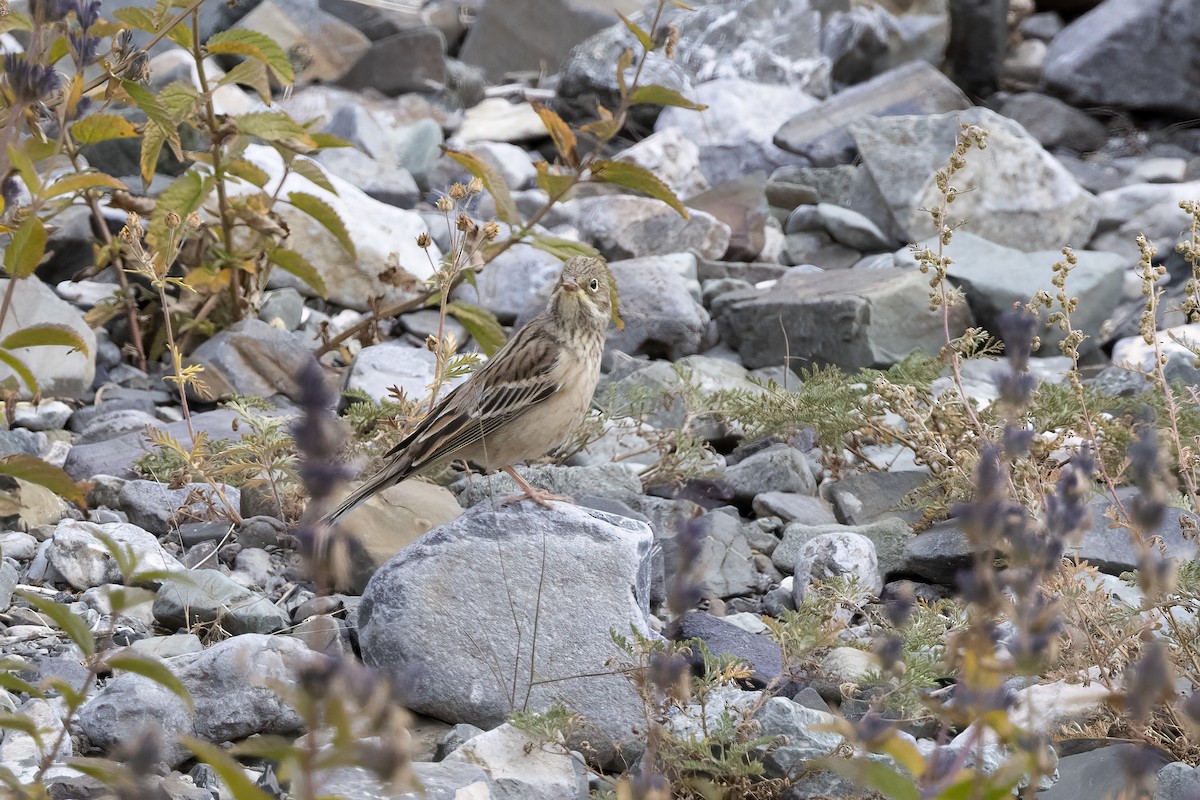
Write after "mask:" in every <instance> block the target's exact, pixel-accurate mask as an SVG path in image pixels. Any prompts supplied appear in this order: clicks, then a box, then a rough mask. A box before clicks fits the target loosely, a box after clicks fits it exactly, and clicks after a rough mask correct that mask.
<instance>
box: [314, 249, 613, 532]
mask: <svg viewBox="0 0 1200 800" xmlns="http://www.w3.org/2000/svg"><path fill="white" fill-rule="evenodd" d="M615 303H616V293H615V284H614V282H613V278H612V273H611V271H610V270H609V267H608V264H607V263H606V262H605V261H604V260H603V259H601V258H596V257H592V256H573V257H571V258H570V259H568V260H567V262H566V263H565V264H564V265H563V271H562V274H561V275H560V276H559V278H558V280H557V281H556V283H555V284H554V288H553V291H552V292H551V295H550V301H549V303H548V304H547V306H546V308H545V310H544V311H542V312H541V313H540V314H538V315H537V316H536V317H534V318H533V319H531V320H530V321H529V322H528V323H526V324H525V325H523V326H522V327H521V328H520V329H519V330H518V331H517V332H516V333H515V334H514V335H513V336H512V338H510V339H509V340H508V342H507V343H505V345H504V346H503V347H501V348H500V349H499V350H498V351H496V353H495V354H494V355H493V356H492V357H491V358H489V359H488V360H487V361H486V362H484V364H483V366H482V367H480V368H479V369H477V370H476V371H475V372H473V373H472V374H471V375H470V377H469V378H468V379H467V380H466V381H464V382H463V383H461V384H459V385H458V386H457V387H455V388H454V389H453V391H451V392H450V393H449V394H447V395H446V396H445V397H444V398H443V399H442V401H441V402H440V403H438V404H437V405H436V406H435V407H434V408H433V410H432V411H430V413H429V414H428V415H426V416H425V418H424V419H422V420H421V422H420V423H418V424H417V427H416V428H415V429H414V430H413V431H412V433H410V434H409V435H408V436H407V437H406V438H405V439H404V440H403V441H402V442H400V443H399V444H398V445H396V446H395V447H393V448H392V449H391V450H389V451H388V452H387V453H386V454H385V455H384V458H385V459H387V463H386V464H384V466H383V467H382V468H381V469H380V470H379V471H378V472H377V473H375V474H374V475H373V476H371V477H370V478H369V479H367V481H366V482H365V483H363V484H362V486H360V487H358V488H357V489H355V490H354V491H353V492H351V493H350V494H349V495H348V496H347V497H346V499H345V500H344V501H342V503H341V504H340V505H339V506H338V507H337V508H335V509H334V510H333V511H331V512H329V513H328V514H327V515H325V517H324V518H323V522H325V523H326V524H327V525H332V524H334V523H335V522H337V520H338V519H340V518H341V517H342V516H344V515H345V514H347V513H349V512H350V511H351V510H353V509H354V508H356V507H357V506H358V505H360V504H361V503H363V502H364V501H366V500H367V498H369V497H371V496H372V495H374V494H375V493H376V492H379V491H381V490H383V489H386V488H387V487H389V486H392V485H394V484H396V483H398V482H399V481H402V480H404V479H405V478H407V477H409V476H410V475H413V474H415V473H418V472H421V471H424V470H427V469H430V468H432V467H435V466H439V465H442V464H445V463H447V462H450V461H455V460H461V461H469V462H473V463H475V464H478V465H479V466H482V467H483V468H484V469H486V470H489V471H491V470H495V469H498V468H499V469H503V470H504V471H505V472H507V473H508V474H509V475H510V476H511V477H512V479H513V480H514V481H516V483H517V486H519V487H520V489H521V494H518V495H515V496H513V497H510V498H508V499H507V500H506V501H505V502H517V501H520V500H525V499H529V500H533V501H534V502H535V503H537V504H538V505H541V506H543V507H546V508H550V507H551V506H550V502H551V501H555V500H560V501H570V498H566V497H560V496H557V495H553V494H551V493H549V492H547V491H545V490H543V489H539V488H537V487H535V486H532V485H530V484H529V482H527V481H526V480H525V479H524V478H522V477H521V475H520V474H519V473H518V472H517V471H516V470H515V469H513V464H514V463H516V462H519V461H524V460H527V459H530V458H537V457H539V456H542V455H545V454H546V453H548V452H550V451H552V450H554V449H556V448H557V447H559V446H561V445H562V444H563V442H565V441H566V439H567V437H568V436H569V435H570V434H571V432H572V431H573V430H574V429H575V427H576V426H577V425H578V424H579V422H580V420H582V419H583V417H584V415H585V414H586V413H587V410H588V408H589V406H590V405H591V401H592V395H593V393H594V392H595V391H596V385H597V383H599V381H600V359H601V356H602V355H603V353H604V340H605V336H606V334H607V331H608V326H609V323H610V322H611V321H612V320H613V319H614V318H617V317H616V315H614V314H613V311H612V309H613V306H614V304H615Z"/></svg>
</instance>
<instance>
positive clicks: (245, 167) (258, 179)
mask: <svg viewBox="0 0 1200 800" xmlns="http://www.w3.org/2000/svg"><path fill="white" fill-rule="evenodd" d="M225 171H226V172H227V173H229V174H230V175H233V176H235V177H238V178H241V179H242V180H244V181H249V182H250V183H252V184H254V185H255V186H257V187H258V188H260V189H261V188H263V187H264V186H266V185H267V182H268V181H270V180H271V176H270V175H268V174H267V173H266V171H265V170H264V169H262V168H261V167H259V166H258V165H257V164H255V163H254V162H253V161H247V160H246V159H244V158H235V159H233V160H232V161H230V162H229V163H227V164H226V165H225Z"/></svg>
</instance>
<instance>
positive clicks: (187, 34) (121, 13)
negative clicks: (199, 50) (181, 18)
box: [113, 6, 193, 51]
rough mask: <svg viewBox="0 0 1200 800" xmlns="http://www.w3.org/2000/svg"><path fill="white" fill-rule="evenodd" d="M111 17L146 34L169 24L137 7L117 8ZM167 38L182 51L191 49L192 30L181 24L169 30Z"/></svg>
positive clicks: (166, 20)
mask: <svg viewBox="0 0 1200 800" xmlns="http://www.w3.org/2000/svg"><path fill="white" fill-rule="evenodd" d="M113 16H114V17H116V18H117V19H118V20H120V21H121V22H124V23H125V24H126V25H128V26H130V27H131V28H135V29H136V30H139V31H145V32H146V33H158V32H159V31H160V30H161V29H162V26H163V25H165V24H166V23H167V22H169V20H168V19H166V18H165V17H163V16H162V15H160V14H154V13H152V12H151V11H150V9H148V8H139V7H137V6H128V7H126V8H118V9H117V10H116V11H114V12H113ZM167 38H168V39H170V40H171V41H172V42H174V43H175V44H177V45H179V46H180V47H182V48H183V49H184V50H189V51H190V50H191V49H192V44H193V39H192V29H191V28H189V27H188V26H187V25H186V24H185V23H183V22H180V23H178V24H176V25H175V26H174V27H173V28H171V30H170V32H168V33H167Z"/></svg>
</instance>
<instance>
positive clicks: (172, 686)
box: [105, 655, 192, 711]
mask: <svg viewBox="0 0 1200 800" xmlns="http://www.w3.org/2000/svg"><path fill="white" fill-rule="evenodd" d="M105 663H106V664H108V666H109V668H110V669H114V670H117V669H119V670H124V671H125V672H132V673H133V674H134V675H141V676H142V677H143V678H149V679H150V680H152V681H154V682H155V683H157V684H158V685H159V686H161V687H163V688H164V689H166V690H167V691H169V692H170V693H171V694H173V695H175V696H176V697H178V698H179V699H180V700H182V701H183V704H184V705H185V706H187V708H188V710H189V711H191V710H192V694H191V692H189V691H188V690H187V687H186V686H184V685H183V681H181V680H179V678H177V677H176V676H175V673H174V672H171V670H170V669H168V668H167V665H166V664H164V663H163V662H161V661H159V660H158V659H154V658H146V657H143V656H136V655H116V656H111V657H109V658H108V659H106V660H105Z"/></svg>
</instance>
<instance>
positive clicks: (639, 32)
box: [617, 11, 654, 53]
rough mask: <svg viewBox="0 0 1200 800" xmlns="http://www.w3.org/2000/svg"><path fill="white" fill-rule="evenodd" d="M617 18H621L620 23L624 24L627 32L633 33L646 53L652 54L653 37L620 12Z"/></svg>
mask: <svg viewBox="0 0 1200 800" xmlns="http://www.w3.org/2000/svg"><path fill="white" fill-rule="evenodd" d="M617 16H618V17H620V18H621V22H624V23H625V27H626V28H629V30H630V31H632V32H633V35H634V36H636V37H637V40H638V42H639V43H640V44H641V45H642V47H643V48H645V50H646V52H647V53H651V52H654V37H652V36H651V35H650V33H649V32H648V31H647V30H646V29H645V28H643V27H642V26H641V25H638V24H637V23H636V22H634V21H633V20H631V19H630V18H629V17H627V16H625V15H624V14H622V13H621V12H620V11H618V12H617Z"/></svg>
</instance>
